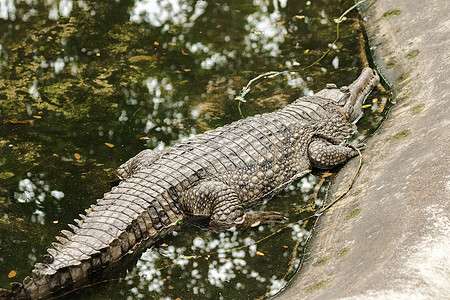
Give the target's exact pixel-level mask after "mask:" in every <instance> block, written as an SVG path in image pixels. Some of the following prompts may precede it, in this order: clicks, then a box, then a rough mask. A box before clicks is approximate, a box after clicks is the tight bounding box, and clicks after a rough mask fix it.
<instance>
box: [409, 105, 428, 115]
mask: <svg viewBox="0 0 450 300" xmlns="http://www.w3.org/2000/svg"><path fill="white" fill-rule="evenodd" d="M424 106H425V104H423V103H422V104H417V105H416V106H413V107H412V108H411V113H412V114H413V115H417V114H418V113H420V112H421V111H422V108H423V107H424Z"/></svg>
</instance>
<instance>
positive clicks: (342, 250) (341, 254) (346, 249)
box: [336, 248, 350, 258]
mask: <svg viewBox="0 0 450 300" xmlns="http://www.w3.org/2000/svg"><path fill="white" fill-rule="evenodd" d="M349 252H350V249H349V248H342V249H341V250H339V252H338V253H337V254H336V257H337V258H341V257H342V256H344V255H345V254H347V253H349Z"/></svg>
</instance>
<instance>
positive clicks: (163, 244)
mask: <svg viewBox="0 0 450 300" xmlns="http://www.w3.org/2000/svg"><path fill="white" fill-rule="evenodd" d="M167 246H169V245H167V244H166V243H162V244H161V247H167Z"/></svg>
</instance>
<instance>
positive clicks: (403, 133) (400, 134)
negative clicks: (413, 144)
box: [391, 129, 411, 141]
mask: <svg viewBox="0 0 450 300" xmlns="http://www.w3.org/2000/svg"><path fill="white" fill-rule="evenodd" d="M410 133H411V130H409V129H405V130H402V131H399V132H397V133H396V134H394V135H393V136H392V137H391V140H394V141H398V140H401V139H403V138H405V137H407V136H408V135H409V134H410Z"/></svg>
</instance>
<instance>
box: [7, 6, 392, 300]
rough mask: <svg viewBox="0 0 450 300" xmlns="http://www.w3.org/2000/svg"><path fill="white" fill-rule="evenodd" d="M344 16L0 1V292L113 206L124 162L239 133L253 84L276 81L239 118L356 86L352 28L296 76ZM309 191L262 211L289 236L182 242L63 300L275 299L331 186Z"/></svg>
mask: <svg viewBox="0 0 450 300" xmlns="http://www.w3.org/2000/svg"><path fill="white" fill-rule="evenodd" d="M352 4H353V2H352V1H344V2H342V1H337V0H329V1H325V0H323V1H314V2H310V1H263V0H258V1H228V2H227V3H223V2H217V1H176V0H170V1H125V0H119V1H115V0H114V1H100V2H99V1H68V0H64V1H12V0H0V72H1V73H0V74H1V75H0V184H1V187H0V217H1V218H0V275H1V274H8V273H9V272H10V271H11V270H15V271H16V272H17V274H18V275H17V276H16V277H15V278H11V279H9V278H7V276H0V286H1V287H6V286H7V285H8V284H9V283H10V282H11V281H17V280H22V279H23V278H24V277H25V276H26V275H28V274H29V273H30V271H31V269H32V267H33V264H34V263H35V262H36V261H37V260H40V257H42V255H43V254H44V253H45V248H46V247H47V246H48V245H50V243H51V242H52V241H54V236H55V235H56V234H57V233H58V232H59V231H60V230H61V229H67V224H68V223H70V222H72V220H73V219H74V218H77V216H78V214H79V213H82V212H83V211H84V209H85V208H87V207H88V206H89V205H90V204H91V203H92V202H93V201H94V199H96V198H100V197H101V196H102V194H103V193H104V192H106V191H107V190H108V187H109V178H110V174H111V173H112V171H113V170H114V168H116V167H117V166H118V165H120V163H121V162H123V161H125V160H126V159H128V158H129V157H131V156H132V155H134V154H136V153H137V152H139V151H140V150H142V149H145V148H154V149H156V150H157V151H162V150H163V149H164V147H166V146H168V145H173V144H175V143H177V142H179V141H180V140H183V139H186V138H189V137H191V136H193V135H195V134H197V133H199V132H203V131H205V130H208V129H211V128H215V127H217V126H220V125H223V124H226V123H229V122H231V121H234V120H237V119H239V118H240V117H241V116H240V113H239V110H238V105H237V101H236V100H234V99H235V97H236V96H237V95H238V94H239V93H240V91H241V89H242V88H243V87H244V86H245V85H246V84H247V83H248V81H249V80H251V79H252V78H254V77H256V76H257V75H259V74H262V73H265V72H267V71H280V72H281V73H282V76H278V77H275V78H272V79H269V80H266V81H264V82H263V83H262V84H259V85H257V86H256V87H253V88H252V90H251V92H250V93H249V94H247V95H246V102H245V103H241V109H242V113H243V115H245V116H249V115H253V114H256V113H263V112H268V111H274V110H276V109H277V108H280V107H283V106H284V105H286V104H287V103H289V102H292V101H293V100H294V99H296V98H298V97H300V96H302V95H310V94H312V93H313V92H314V91H317V90H318V89H320V88H322V87H323V86H324V84H325V83H328V82H335V83H336V84H338V85H344V84H348V83H349V82H350V81H352V80H353V79H354V78H355V77H356V76H357V73H358V72H359V70H360V69H361V67H362V62H361V60H360V58H359V57H360V56H359V52H358V51H359V50H358V49H359V48H358V47H359V46H358V45H359V44H358V42H357V40H356V38H355V34H354V32H355V31H358V30H359V27H358V26H355V24H357V20H356V19H349V20H347V21H346V23H345V24H343V25H341V30H342V31H341V39H340V40H339V42H338V43H337V44H336V45H334V47H333V49H332V51H331V52H330V54H329V55H328V56H327V57H325V59H323V60H322V61H321V62H320V63H319V64H317V65H315V66H313V67H311V68H309V69H307V70H304V69H303V68H304V67H306V66H309V65H310V64H311V63H313V62H314V61H316V60H317V59H318V58H319V57H320V56H321V55H322V53H323V52H324V51H326V49H327V48H328V46H329V43H331V42H332V41H333V40H334V38H335V24H334V22H333V20H334V19H335V18H337V17H339V15H340V14H341V13H342V11H344V10H345V9H346V8H348V7H350V6H351V5H352ZM350 16H351V15H349V17H350ZM375 97H378V98H379V101H378V102H374V104H373V106H372V107H371V108H368V109H367V112H368V114H367V115H366V117H365V118H364V119H363V120H361V122H360V123H361V125H362V127H361V132H362V133H363V134H367V133H370V131H371V130H373V128H375V127H376V126H377V124H379V122H380V121H381V120H382V118H383V113H384V111H385V109H384V108H385V107H386V103H387V97H386V95H384V94H378V95H376V96H375ZM360 138H361V139H362V138H364V136H363V135H361V136H360ZM318 181H319V180H318V179H317V178H316V177H314V176H312V175H311V176H308V177H307V178H304V179H302V180H301V181H299V182H298V183H295V185H292V186H290V187H289V188H288V189H287V191H286V192H284V193H283V194H282V195H281V196H279V197H277V198H276V199H275V200H274V201H272V202H269V203H267V204H264V205H263V207H262V209H265V210H277V211H282V212H283V213H284V214H285V215H286V217H288V219H289V220H288V221H287V222H286V223H285V224H275V225H270V226H262V227H260V228H255V229H254V230H250V231H248V232H239V233H238V232H227V233H220V234H217V233H212V232H208V231H204V230H201V229H199V228H196V227H191V228H186V229H185V230H183V231H182V232H180V233H178V234H175V235H173V236H170V237H167V238H165V239H164V240H162V241H161V242H160V243H159V244H158V245H157V246H155V247H154V248H152V249H150V250H148V251H146V252H145V253H144V254H143V255H142V257H141V259H139V261H138V262H137V264H136V266H135V267H134V268H132V269H131V270H129V272H128V273H127V275H126V277H125V276H122V277H121V278H125V279H124V280H121V281H117V280H111V281H110V282H107V283H104V284H102V285H100V286H95V287H93V288H92V289H86V290H83V291H79V292H77V293H75V294H73V295H72V296H70V298H80V299H109V298H111V295H114V297H117V298H121V299H128V298H132V299H137V298H152V297H153V298H158V299H175V298H177V297H180V298H182V299H194V298H195V299H198V298H199V297H202V298H205V299H209V298H214V299H222V298H223V299H242V298H246V299H250V298H260V297H264V296H267V295H271V294H274V293H276V292H277V291H278V290H279V289H280V288H282V287H283V286H284V284H285V283H286V282H287V281H288V280H289V278H290V277H291V276H292V274H293V273H294V271H295V269H296V268H297V266H298V265H299V264H300V260H301V254H302V249H303V246H304V244H305V242H306V240H307V238H308V236H309V234H310V230H311V226H312V223H308V224H304V223H302V222H297V221H299V220H301V219H303V218H305V217H306V216H308V215H309V214H310V212H309V211H307V210H306V211H305V207H309V208H311V209H313V208H314V207H315V206H316V205H320V203H321V200H322V199H323V195H324V187H325V186H326V185H321V188H320V186H319V185H318V184H317V182H318ZM317 195H318V197H317ZM316 202H317V203H316ZM283 226H285V227H286V228H285V229H283V230H280V229H281V228H283ZM277 230H280V232H279V233H276V232H277ZM274 233H276V234H274ZM271 234H274V235H273V236H272V237H270V238H267V237H268V236H270V235H271Z"/></svg>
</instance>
